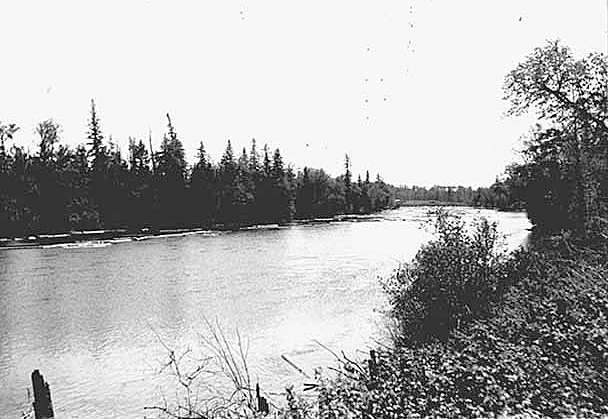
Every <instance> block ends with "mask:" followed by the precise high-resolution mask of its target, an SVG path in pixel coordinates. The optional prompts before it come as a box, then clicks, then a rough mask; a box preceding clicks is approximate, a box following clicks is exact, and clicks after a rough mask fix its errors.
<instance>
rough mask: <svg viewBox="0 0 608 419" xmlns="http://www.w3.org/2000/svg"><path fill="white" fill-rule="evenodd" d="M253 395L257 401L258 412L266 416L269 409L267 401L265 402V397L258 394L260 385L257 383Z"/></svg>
mask: <svg viewBox="0 0 608 419" xmlns="http://www.w3.org/2000/svg"><path fill="white" fill-rule="evenodd" d="M255 395H256V398H257V399H258V412H260V413H263V414H264V415H267V414H268V412H269V411H270V409H269V408H268V400H266V397H264V396H262V395H261V394H260V384H259V383H256V385H255Z"/></svg>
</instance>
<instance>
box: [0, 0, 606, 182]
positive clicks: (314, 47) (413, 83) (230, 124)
mask: <svg viewBox="0 0 608 419" xmlns="http://www.w3.org/2000/svg"><path fill="white" fill-rule="evenodd" d="M410 6H411V11H412V12H411V13H410ZM0 13H1V15H2V19H0V54H1V55H0V57H1V58H0V61H1V62H0V121H2V122H4V123H7V122H15V123H16V124H17V125H19V126H20V127H21V131H20V132H19V134H18V136H17V141H18V143H20V144H25V145H26V146H28V147H30V148H31V149H34V144H35V135H34V128H35V126H36V124H37V123H38V122H40V121H42V120H44V119H46V118H53V119H54V120H55V121H57V122H59V123H60V124H61V126H62V129H63V133H62V139H63V141H64V142H66V143H68V144H72V145H76V144H78V143H81V142H84V141H85V133H86V123H87V118H88V113H89V102H90V99H91V98H94V99H95V101H96V103H97V107H98V111H99V115H100V117H101V123H102V129H103V131H104V134H105V135H106V137H107V136H108V135H109V134H111V135H112V136H113V139H114V141H116V142H117V143H118V144H119V145H120V146H121V148H122V149H123V151H126V144H127V138H128V136H130V135H131V136H136V137H137V138H142V139H145V140H146V139H147V133H148V130H149V129H151V130H152V134H153V141H154V144H155V145H156V146H157V145H158V144H159V143H160V138H161V136H162V133H163V132H164V131H165V124H166V119H165V117H164V115H165V113H166V112H170V113H171V116H172V119H173V121H174V124H175V126H176V129H177V132H178V135H179V137H180V138H181V140H182V141H183V143H184V146H185V148H186V153H187V156H188V159H189V160H190V161H193V160H194V155H195V149H196V146H197V145H198V143H199V141H201V140H202V141H203V142H204V143H205V145H206V148H207V150H208V151H209V152H210V153H211V155H212V157H213V159H214V160H215V161H218V160H219V158H220V156H221V153H222V152H223V150H224V148H225V145H226V140H227V139H231V140H232V143H233V146H234V147H235V148H236V149H237V150H240V148H241V147H243V146H246V147H247V149H249V147H250V141H251V138H252V137H255V138H256V140H257V142H258V144H259V145H260V147H261V145H263V144H264V143H268V144H269V146H270V147H272V148H275V147H279V148H280V149H281V151H282V153H283V156H284V157H285V159H286V160H287V162H290V163H293V164H294V166H295V167H298V168H299V167H302V166H304V165H308V166H313V167H323V168H325V169H326V170H328V171H329V172H330V173H332V174H334V175H335V174H338V173H340V172H341V171H342V167H343V160H344V153H348V154H349V155H350V157H351V160H352V162H353V170H354V172H355V174H357V173H362V174H364V172H365V170H366V169H369V170H370V173H371V174H372V176H375V174H376V173H377V172H380V173H381V175H382V176H383V177H384V179H385V180H386V181H388V182H391V183H394V184H402V183H405V184H408V185H412V184H417V185H425V186H431V185H433V184H443V185H445V184H450V185H457V184H463V185H471V186H480V185H487V184H489V183H491V182H492V181H493V180H494V177H495V176H496V175H498V174H500V173H501V172H502V171H503V169H504V166H505V165H506V164H508V163H510V162H512V161H513V160H515V159H516V156H515V153H514V149H516V148H518V147H519V145H520V140H519V138H520V136H521V135H522V134H525V133H526V132H527V131H528V126H529V125H530V120H529V119H528V120H523V119H519V120H516V119H513V118H503V117H502V114H503V112H504V111H505V109H506V107H507V104H506V102H504V101H502V100H501V98H502V96H503V94H502V90H501V87H502V83H503V79H504V76H505V75H506V74H507V73H508V72H509V71H510V70H511V69H513V68H514V67H515V66H516V64H517V63H518V62H520V61H521V60H522V59H523V58H524V56H525V55H527V54H528V53H530V52H531V51H532V49H533V48H534V47H536V46H542V45H544V43H545V41H546V40H547V39H555V38H561V39H562V40H563V41H564V43H566V44H567V45H569V46H571V47H572V48H573V49H574V51H575V53H576V54H587V53H589V52H592V51H605V50H606V4H605V2H604V1H603V0H571V1H563V0H533V1H531V0H502V1H495V0H479V1H472V0H458V1H455V0H409V1H407V0H398V1H380V0H375V1H371V0H368V1H356V0H345V1H330V0H322V1H318V0H306V1H300V2H295V1H289V0H276V1H262V0H258V1H253V0H250V1H243V0H241V1H232V0H222V1H216V2H203V1H179V0H177V1H176V0H173V1H169V0H120V1H119V0H104V1H84V0H79V1H76V0H74V1H61V0H54V1H48V0H47V1H26V0H22V1H13V0H0ZM520 17H521V20H520ZM410 24H411V25H410ZM408 46H409V47H408ZM368 48H369V50H368ZM365 79H367V80H368V81H367V82H366V81H365ZM381 79H382V80H381ZM385 98H386V100H384V99H385ZM366 99H367V101H368V102H365V100H366Z"/></svg>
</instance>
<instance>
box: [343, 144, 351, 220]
mask: <svg viewBox="0 0 608 419" xmlns="http://www.w3.org/2000/svg"><path fill="white" fill-rule="evenodd" d="M344 189H345V212H346V213H350V212H352V206H353V202H352V201H353V188H352V174H351V172H350V159H349V158H348V154H345V157H344Z"/></svg>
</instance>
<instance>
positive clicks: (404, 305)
mask: <svg viewBox="0 0 608 419" xmlns="http://www.w3.org/2000/svg"><path fill="white" fill-rule="evenodd" d="M434 229H435V236H436V238H435V239H434V240H432V241H431V242H429V243H428V244H426V245H424V246H422V248H421V249H420V250H419V251H418V253H417V254H416V256H415V258H414V261H413V262H412V263H411V264H409V265H403V266H401V267H400V268H399V269H397V271H396V272H395V273H394V274H393V275H392V276H391V277H390V278H389V280H388V281H386V282H385V283H384V286H385V290H386V291H387V293H388V296H389V301H390V307H391V313H390V314H391V315H392V317H393V318H394V319H395V320H396V321H397V326H398V329H397V332H396V333H395V336H396V338H397V341H398V342H397V343H400V344H406V343H411V342H415V341H426V340H428V339H430V338H440V339H442V340H445V339H447V336H448V334H449V332H450V331H451V330H452V329H453V328H454V327H458V326H459V325H461V324H464V323H466V322H468V321H470V320H471V319H473V318H476V317H478V316H481V315H484V314H487V312H488V310H489V308H490V307H491V305H492V303H493V302H495V301H496V299H497V297H498V294H499V293H500V292H501V291H502V290H503V289H504V286H505V281H506V279H507V275H506V264H505V262H506V260H507V258H506V253H505V251H504V246H502V241H501V240H500V237H499V234H498V231H497V225H496V223H491V222H489V221H488V220H486V219H483V218H481V219H478V220H476V221H475V222H474V225H473V232H472V233H469V232H468V231H467V227H466V224H465V223H464V221H463V220H462V219H461V218H460V217H457V216H455V215H451V214H449V213H447V212H446V211H443V210H440V211H438V213H437V218H436V222H435V225H434Z"/></svg>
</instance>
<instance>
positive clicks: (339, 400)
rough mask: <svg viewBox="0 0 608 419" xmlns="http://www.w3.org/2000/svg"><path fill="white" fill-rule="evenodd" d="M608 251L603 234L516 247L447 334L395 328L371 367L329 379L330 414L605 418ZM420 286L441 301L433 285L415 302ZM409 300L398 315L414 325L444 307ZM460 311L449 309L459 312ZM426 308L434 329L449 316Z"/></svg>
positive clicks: (326, 405)
mask: <svg viewBox="0 0 608 419" xmlns="http://www.w3.org/2000/svg"><path fill="white" fill-rule="evenodd" d="M452 244H453V243H452ZM427 250H428V248H427ZM444 250H445V251H450V252H453V251H456V252H457V251H462V249H457V248H456V247H453V248H451V249H449V248H443V249H440V248H439V247H435V248H434V249H433V252H435V251H444ZM465 253H466V252H465ZM452 255H453V256H454V257H455V258H456V259H457V258H458V256H457V254H455V253H452ZM607 255H608V252H607V246H606V243H605V242H593V243H590V242H584V241H577V240H573V239H571V238H570V237H569V236H567V235H559V236H553V237H546V238H543V239H540V240H538V241H537V242H535V243H534V245H533V246H532V247H531V248H530V249H528V250H518V251H516V252H514V253H512V254H511V255H509V256H508V258H506V259H505V260H504V261H502V262H500V263H499V264H497V265H495V266H492V267H491V269H496V271H495V273H496V275H497V278H496V279H497V280H496V282H494V285H492V287H491V288H487V289H486V291H485V293H486V297H488V298H486V299H483V298H482V300H484V301H487V303H486V307H485V308H484V309H481V310H477V311H474V314H473V315H465V316H462V317H460V320H458V322H456V323H454V325H453V327H451V329H450V330H449V332H448V333H447V335H445V336H443V337H442V333H440V332H438V330H439V329H441V327H440V326H441V325H445V323H443V322H439V323H437V324H436V326H435V327H434V328H433V329H432V330H430V331H429V330H427V332H426V335H425V336H426V337H425V338H421V337H420V336H421V335H417V336H414V335H413V334H411V335H408V336H405V335H402V331H400V330H398V329H396V330H394V335H393V337H394V338H395V339H394V340H395V342H396V343H395V346H394V347H393V348H390V349H389V348H386V347H382V348H378V350H377V353H378V354H377V356H376V358H375V359H370V360H369V361H368V365H367V368H364V369H362V370H361V371H360V372H357V373H356V374H341V376H339V377H338V378H336V379H333V380H328V381H325V382H324V383H323V385H322V388H321V391H320V399H321V400H320V403H321V406H322V407H321V410H322V411H332V410H336V409H337V410H344V411H346V412H349V413H353V414H356V415H358V414H371V415H372V416H374V417H376V415H380V416H382V417H384V416H385V415H387V414H391V415H394V416H391V417H418V418H422V417H429V418H431V417H478V418H482V417H483V418H487V417H498V416H504V415H507V416H515V415H524V417H606V415H608V374H607V373H606V365H608V280H607V279H606V278H608V256H607ZM426 256H428V254H427V255H425V257H426ZM445 256H446V254H444V255H443V257H445ZM423 260H424V259H420V258H418V259H417V262H416V263H417V264H418V265H417V266H418V268H416V267H413V268H412V269H414V270H416V269H419V268H420V266H421V265H420V264H421V263H422V264H423V263H424V262H422V261H423ZM454 260H455V259H454ZM454 260H452V261H451V262H453V261H454ZM438 263H439V264H441V262H438ZM441 268H442V269H446V267H445V266H442V267H441ZM424 269H426V268H424ZM447 269H448V270H449V268H447ZM420 273H421V272H420V271H417V272H415V273H414V276H416V275H420ZM409 274H412V271H409ZM409 274H408V273H407V271H401V272H398V273H397V274H396V275H397V276H399V275H402V276H407V275H409ZM417 278H418V280H419V279H420V277H419V276H417ZM468 279H469V280H474V279H475V278H474V277H469V278H468ZM414 281H416V280H414ZM406 282H407V281H406ZM437 282H440V280H438V281H437ZM399 283H401V284H403V283H405V282H403V281H400V282H399ZM412 284H414V285H413V286H414V287H415V286H416V284H415V282H414V283H412ZM443 286H448V287H449V285H446V284H443ZM454 290H455V289H454ZM398 292H403V291H398ZM418 292H422V293H423V294H418V295H421V296H424V295H426V297H423V298H429V297H430V296H431V295H435V297H434V298H436V299H441V298H443V297H441V294H435V291H432V289H431V288H424V291H422V290H421V289H419V290H418V291H414V293H407V292H406V293H405V294H403V297H404V298H405V297H407V298H408V299H410V300H411V299H412V298H413V297H415V295H416V294H417V293H418ZM490 294H491V295H490ZM393 296H394V295H393ZM436 299H435V300H434V301H438V300H436ZM394 304H395V301H393V307H395V305H394ZM405 304H406V306H402V307H401V309H400V310H401V311H397V312H395V311H393V312H392V316H393V317H395V316H396V317H399V316H402V317H403V316H404V317H407V318H405V319H404V318H401V319H397V320H398V322H399V321H405V323H403V324H404V325H407V326H408V332H407V333H412V330H413V329H415V327H416V326H415V325H416V324H419V323H417V320H416V319H418V320H420V321H422V319H425V317H420V316H421V314H420V312H421V311H422V312H425V310H428V309H429V307H430V310H438V309H439V307H441V305H440V306H437V305H431V306H425V305H424V301H422V302H421V303H420V302H414V306H411V305H408V304H409V303H408V302H405ZM421 304H422V305H421ZM425 307H426V308H425ZM432 307H435V308H432ZM456 307H458V305H454V306H453V308H452V309H451V312H449V313H444V314H447V315H448V316H450V317H451V318H454V316H457V313H456V311H457V310H458V309H457V308H456ZM410 309H414V310H415V313H416V314H413V313H414V312H413V311H409V310H410ZM407 313H410V314H407ZM427 314H428V315H430V316H431V317H426V320H424V322H426V324H427V325H428V324H430V323H432V322H433V321H434V320H433V319H435V320H436V319H437V317H436V316H437V315H441V313H440V312H435V313H432V312H427ZM435 333H436V334H435Z"/></svg>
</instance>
